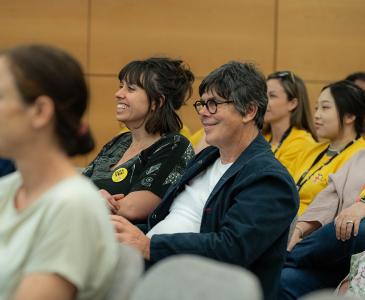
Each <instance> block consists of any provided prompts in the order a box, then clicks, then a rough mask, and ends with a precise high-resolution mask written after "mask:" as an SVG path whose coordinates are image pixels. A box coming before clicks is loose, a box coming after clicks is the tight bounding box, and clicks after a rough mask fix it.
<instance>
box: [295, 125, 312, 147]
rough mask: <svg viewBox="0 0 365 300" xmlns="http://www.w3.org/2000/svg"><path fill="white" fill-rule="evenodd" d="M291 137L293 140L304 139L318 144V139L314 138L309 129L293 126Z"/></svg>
mask: <svg viewBox="0 0 365 300" xmlns="http://www.w3.org/2000/svg"><path fill="white" fill-rule="evenodd" d="M289 138H290V139H292V140H303V141H305V142H310V143H313V144H316V141H315V140H314V139H313V136H312V135H311V134H310V133H309V132H308V131H306V130H304V129H298V128H296V127H293V128H292V130H291V132H290V134H289Z"/></svg>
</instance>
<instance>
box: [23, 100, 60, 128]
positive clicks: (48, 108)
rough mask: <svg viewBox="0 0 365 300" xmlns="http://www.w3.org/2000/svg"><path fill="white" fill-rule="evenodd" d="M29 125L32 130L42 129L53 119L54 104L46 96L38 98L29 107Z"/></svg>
mask: <svg viewBox="0 0 365 300" xmlns="http://www.w3.org/2000/svg"><path fill="white" fill-rule="evenodd" d="M29 113H30V114H31V124H32V125H33V127H34V128H42V127H45V126H46V125H48V124H49V123H50V122H51V120H52V119H53V117H54V114H55V107H54V102H53V101H52V99H51V98H50V97H48V96H39V97H37V99H36V100H35V101H34V103H33V104H32V105H31V108H30V110H29Z"/></svg>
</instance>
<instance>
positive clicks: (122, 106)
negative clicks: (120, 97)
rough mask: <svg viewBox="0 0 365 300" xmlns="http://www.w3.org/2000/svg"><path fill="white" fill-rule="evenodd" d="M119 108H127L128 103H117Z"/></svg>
mask: <svg viewBox="0 0 365 300" xmlns="http://www.w3.org/2000/svg"><path fill="white" fill-rule="evenodd" d="M117 108H118V109H126V108H127V105H126V104H124V103H122V104H118V105H117Z"/></svg>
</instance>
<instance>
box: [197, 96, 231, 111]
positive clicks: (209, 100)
mask: <svg viewBox="0 0 365 300" xmlns="http://www.w3.org/2000/svg"><path fill="white" fill-rule="evenodd" d="M233 102H234V101H233V100H226V101H219V102H218V101H217V99H214V98H210V99H208V100H206V101H205V100H203V99H200V100H197V101H195V103H194V104H193V106H194V108H195V111H196V112H197V113H198V114H200V112H201V111H202V109H203V108H204V107H205V108H206V109H207V111H208V112H209V113H210V114H211V115H214V114H216V113H217V111H218V105H219V104H225V103H233ZM208 103H214V105H215V110H214V112H212V111H210V109H209V104H208ZM198 104H200V105H201V107H202V108H201V109H200V110H199V109H198V108H197V106H198Z"/></svg>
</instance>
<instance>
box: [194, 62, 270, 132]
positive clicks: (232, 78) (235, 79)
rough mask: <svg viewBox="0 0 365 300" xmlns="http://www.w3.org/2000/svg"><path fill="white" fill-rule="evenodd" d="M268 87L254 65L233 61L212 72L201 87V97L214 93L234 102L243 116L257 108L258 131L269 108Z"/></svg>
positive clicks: (256, 122) (256, 121)
mask: <svg viewBox="0 0 365 300" xmlns="http://www.w3.org/2000/svg"><path fill="white" fill-rule="evenodd" d="M266 91H267V87H266V80H265V77H264V76H263V74H262V73H261V72H260V71H258V70H257V68H256V67H255V65H254V64H252V63H241V62H238V61H231V62H229V63H227V64H224V65H222V66H221V67H219V68H218V69H215V70H214V71H212V72H211V73H210V74H209V75H208V76H207V77H205V78H204V80H203V81H202V83H201V84H200V86H199V95H200V96H202V95H203V94H204V93H206V92H214V93H216V94H217V95H218V96H220V97H222V98H224V99H226V100H231V101H233V104H234V106H235V108H236V110H237V111H239V112H240V113H241V114H242V115H243V116H244V115H245V114H246V112H247V110H248V109H249V108H250V107H252V106H255V107H257V113H256V115H255V118H254V121H255V124H256V126H257V128H258V129H261V128H262V126H263V124H264V115H265V112H266V107H267V102H268V99H267V93H266Z"/></svg>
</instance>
